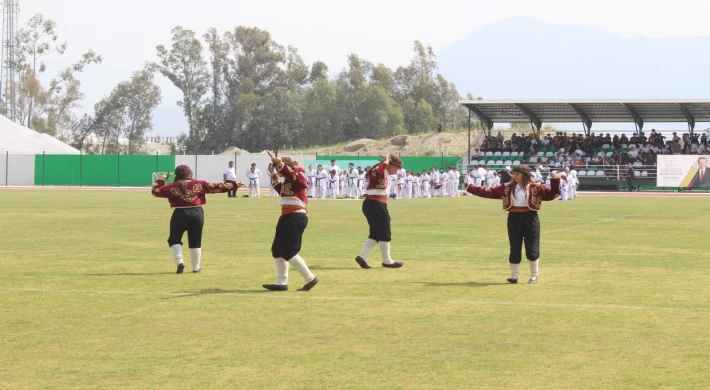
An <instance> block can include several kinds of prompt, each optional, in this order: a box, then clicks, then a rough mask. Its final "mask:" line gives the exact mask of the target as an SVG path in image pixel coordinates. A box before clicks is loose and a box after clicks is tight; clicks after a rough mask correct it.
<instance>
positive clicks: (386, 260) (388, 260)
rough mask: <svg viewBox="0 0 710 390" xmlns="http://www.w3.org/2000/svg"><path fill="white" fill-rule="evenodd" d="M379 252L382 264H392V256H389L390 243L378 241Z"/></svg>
mask: <svg viewBox="0 0 710 390" xmlns="http://www.w3.org/2000/svg"><path fill="white" fill-rule="evenodd" d="M380 253H382V264H394V260H392V256H390V243H389V242H384V241H380Z"/></svg>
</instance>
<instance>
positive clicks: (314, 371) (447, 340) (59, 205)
mask: <svg viewBox="0 0 710 390" xmlns="http://www.w3.org/2000/svg"><path fill="white" fill-rule="evenodd" d="M0 199H2V213H1V215H2V221H3V225H4V226H3V234H2V240H1V241H0V274H1V279H0V280H1V281H0V388H3V389H84V388H92V389H93V388H96V389H108V388H111V389H127V388H130V389H159V388H163V389H212V388H214V389H265V388H288V389H371V388H372V389H475V388H481V389H511V388H518V389H582V388H604V389H609V388H612V389H626V388H628V389H652V388H653V389H657V388H666V389H702V388H709V387H710V375H709V374H708V372H707V361H708V357H710V332H708V330H707V324H708V323H709V322H710V284H709V280H710V255H708V246H710V243H709V242H708V240H707V238H706V237H707V235H708V233H707V221H708V215H710V199H708V198H698V199H687V198H677V199H676V198H673V199H671V198H622V197H587V198H585V197H583V196H582V197H580V198H578V199H577V200H575V201H573V202H552V203H545V204H544V205H543V212H542V213H541V215H540V218H541V221H542V229H543V236H542V237H543V238H542V258H541V265H540V283H539V284H537V285H533V286H530V285H527V284H519V285H509V284H507V283H505V278H506V277H507V276H508V265H507V236H506V230H505V216H506V215H505V213H504V212H503V211H501V210H500V202H499V201H492V200H484V199H478V198H459V199H429V200H426V199H422V200H410V201H396V202H391V203H390V213H391V214H392V218H393V219H392V222H393V233H394V241H393V244H392V254H393V257H395V259H396V260H402V261H404V262H405V266H404V268H402V269H398V270H390V269H382V268H380V267H379V266H378V267H376V268H374V269H372V270H362V269H359V268H358V267H357V265H356V264H355V262H354V260H353V258H354V256H355V255H356V254H357V253H358V252H359V250H360V248H361V246H362V243H363V242H364V240H365V238H366V236H367V233H366V232H367V225H366V221H365V218H364V217H363V216H362V214H361V212H360V206H361V203H360V202H357V201H314V202H311V204H310V213H309V217H310V224H309V226H308V229H307V230H306V235H305V239H304V247H303V248H304V249H303V251H302V252H301V254H302V256H303V257H304V258H305V259H306V261H307V262H308V264H309V265H310V266H311V268H312V270H313V272H314V273H315V274H316V275H317V276H318V277H320V279H321V283H320V284H318V286H317V287H316V288H315V289H314V290H313V291H311V292H308V293H303V292H297V291H295V290H296V287H300V286H301V284H302V278H301V277H300V275H299V274H298V273H296V272H295V271H293V270H292V271H291V280H290V285H291V287H292V288H291V291H288V292H265V291H263V290H262V289H261V284H263V283H272V282H273V281H274V269H273V260H272V259H271V256H270V245H271V239H272V234H273V230H274V227H275V224H276V220H277V218H278V216H279V214H280V211H279V207H278V205H277V204H276V201H275V200H274V199H268V198H266V199H260V200H256V199H242V198H240V199H228V198H227V197H226V196H224V195H212V196H210V197H209V199H208V205H207V206H206V207H205V219H206V226H205V235H204V239H203V266H204V270H203V272H202V273H200V274H192V273H185V274H183V275H175V274H174V264H173V260H172V257H171V255H170V250H169V248H168V246H167V244H166V239H167V234H168V221H169V218H170V213H171V210H170V209H169V208H168V205H167V201H165V200H161V199H155V198H152V197H151V196H150V194H149V193H148V190H146V191H143V192H111V191H104V192H100V191H0ZM185 256H186V263H188V264H189V254H188V252H187V251H186V253H185ZM378 258H379V254H378V253H376V252H373V255H372V257H371V260H370V263H371V264H373V265H374V264H378ZM527 276H528V269H527V265H526V264H523V267H522V268H521V279H524V280H527Z"/></svg>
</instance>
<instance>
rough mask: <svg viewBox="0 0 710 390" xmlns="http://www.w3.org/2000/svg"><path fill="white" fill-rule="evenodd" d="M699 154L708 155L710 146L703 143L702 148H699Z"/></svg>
mask: <svg viewBox="0 0 710 390" xmlns="http://www.w3.org/2000/svg"><path fill="white" fill-rule="evenodd" d="M703 135H704V134H703ZM698 154H702V155H708V154H710V148H708V146H707V145H705V144H701V146H700V148H698Z"/></svg>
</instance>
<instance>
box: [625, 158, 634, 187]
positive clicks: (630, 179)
mask: <svg viewBox="0 0 710 390" xmlns="http://www.w3.org/2000/svg"><path fill="white" fill-rule="evenodd" d="M626 168H627V169H626V187H627V188H628V189H629V192H631V191H633V190H634V176H635V173H634V168H633V167H632V166H631V164H628V165H626Z"/></svg>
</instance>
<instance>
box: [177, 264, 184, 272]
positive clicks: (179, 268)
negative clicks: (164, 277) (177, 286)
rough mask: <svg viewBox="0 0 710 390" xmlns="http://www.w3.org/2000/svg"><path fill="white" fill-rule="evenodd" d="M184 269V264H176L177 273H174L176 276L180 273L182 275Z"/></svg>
mask: <svg viewBox="0 0 710 390" xmlns="http://www.w3.org/2000/svg"><path fill="white" fill-rule="evenodd" d="M184 269H185V264H178V267H177V272H175V273H176V274H181V273H182V270H184Z"/></svg>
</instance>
